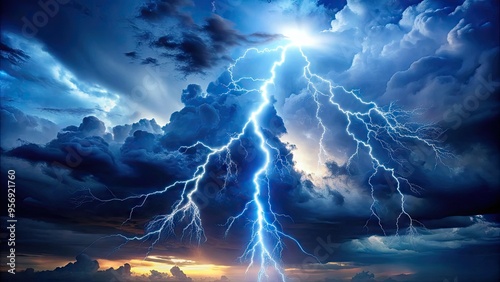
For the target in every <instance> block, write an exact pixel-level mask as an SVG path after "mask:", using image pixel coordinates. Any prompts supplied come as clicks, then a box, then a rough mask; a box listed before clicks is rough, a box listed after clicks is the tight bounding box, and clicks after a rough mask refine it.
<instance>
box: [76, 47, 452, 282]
mask: <svg viewBox="0 0 500 282" xmlns="http://www.w3.org/2000/svg"><path fill="white" fill-rule="evenodd" d="M291 49H294V50H297V51H298V52H300V56H301V57H302V59H303V60H304V64H305V66H304V68H303V73H302V77H303V79H305V81H306V83H307V90H308V92H309V93H310V94H311V96H312V99H313V100H314V102H315V103H316V113H315V114H316V119H317V122H318V126H319V128H320V129H321V136H320V139H319V151H318V164H319V165H323V164H324V162H325V161H326V160H328V159H329V158H330V156H329V154H328V149H327V148H326V146H325V136H326V134H327V132H328V130H329V129H328V127H327V126H326V123H325V119H324V117H323V116H322V115H321V112H322V109H323V108H324V107H333V108H334V109H336V110H337V111H338V112H340V113H342V114H343V116H344V117H345V118H346V120H347V126H346V128H345V132H346V134H348V135H349V136H350V137H351V138H352V140H353V142H355V144H356V150H355V152H354V153H353V154H352V155H351V156H350V158H349V159H348V166H349V165H350V163H351V162H352V160H353V158H354V157H355V156H357V155H359V154H360V152H361V151H364V152H366V153H367V154H368V156H369V158H370V159H371V162H372V169H373V172H372V174H371V175H370V177H369V179H368V185H369V186H370V189H371V196H372V199H373V202H372V205H371V207H370V210H371V213H372V216H373V217H375V218H377V220H378V223H379V226H380V228H381V229H382V230H383V232H384V234H385V230H384V227H383V225H382V219H381V217H380V216H379V214H378V212H377V210H376V206H377V199H376V197H375V196H374V192H375V187H374V184H373V178H374V177H375V176H376V175H377V174H378V173H380V172H385V173H387V174H389V177H390V179H391V180H393V181H394V182H395V183H396V184H395V187H396V188H395V189H396V191H397V193H398V194H399V197H400V203H401V210H400V213H399V215H398V217H397V220H396V228H397V231H396V234H398V232H399V228H400V220H401V219H402V218H404V217H406V218H407V219H408V220H409V226H408V230H409V232H415V230H416V229H415V227H414V223H415V222H418V221H416V220H415V219H413V218H412V217H411V215H410V214H409V213H408V212H407V211H406V208H405V200H406V199H405V196H404V194H403V191H402V186H403V185H408V186H409V187H410V189H412V190H417V189H419V188H420V187H418V186H416V185H414V184H411V183H410V182H409V181H408V180H407V179H406V178H403V177H401V176H398V175H397V173H396V168H395V167H396V165H397V164H398V163H399V161H398V160H397V159H396V158H395V157H394V154H395V153H396V150H399V149H404V150H408V151H411V148H410V147H409V146H408V144H409V141H412V142H420V143H422V144H424V145H425V146H427V147H429V148H431V150H432V151H433V153H434V154H435V156H436V162H441V161H442V158H443V157H446V156H448V155H449V152H448V151H446V150H445V149H443V148H441V147H440V146H439V144H437V143H436V142H435V141H433V140H432V139H431V138H428V137H425V136H426V134H425V133H426V132H427V131H433V130H434V131H435V130H437V129H435V128H434V127H432V125H424V126H415V125H414V124H413V123H410V122H408V121H406V120H407V118H408V117H409V116H410V115H411V114H413V113H414V112H412V111H403V110H399V109H396V108H395V107H394V106H393V105H390V106H389V108H388V109H384V108H382V107H379V106H378V105H377V104H376V103H374V102H365V101H364V100H362V99H361V98H360V97H359V96H358V95H356V93H355V92H353V91H348V90H346V89H344V88H343V87H342V86H337V85H334V84H333V83H332V82H331V81H329V80H327V79H325V78H323V77H321V76H319V75H317V74H315V73H313V72H312V71H311V68H310V67H311V62H310V61H309V59H308V57H307V56H306V54H305V52H304V51H303V50H302V47H301V46H300V45H297V44H295V43H290V44H287V45H281V46H278V47H276V48H274V49H262V50H261V49H257V48H249V49H247V50H246V51H245V52H244V54H243V55H242V56H240V57H239V58H237V59H236V60H234V62H233V63H232V64H231V65H230V66H229V67H228V68H227V73H228V74H229V77H230V82H229V83H228V84H227V85H224V86H225V87H226V88H227V89H228V90H227V92H225V93H223V94H222V95H225V94H229V93H231V92H243V93H254V92H255V93H258V94H260V102H259V104H258V107H257V108H256V109H255V110H254V111H253V112H251V113H250V115H249V116H248V119H247V120H246V122H245V123H244V124H243V126H242V128H241V131H239V132H237V133H234V134H233V135H232V136H231V137H230V138H229V140H228V141H227V143H226V144H224V145H222V146H219V147H212V146H209V145H207V144H205V143H204V142H201V141H198V142H196V143H195V144H192V145H189V146H181V147H180V148H179V149H178V150H179V152H180V153H185V152H186V151H187V150H190V149H197V148H202V149H203V150H206V151H207V152H208V153H207V154H206V156H205V157H204V160H203V161H202V162H201V164H199V165H198V166H197V167H196V169H195V171H194V173H193V174H192V175H191V178H189V179H186V180H181V181H176V182H174V183H172V184H170V185H168V186H166V187H165V188H164V189H162V190H158V191H154V192H151V193H147V194H140V195H133V196H129V197H125V198H118V197H116V196H114V195H113V194H112V195H113V197H112V198H109V199H102V198H99V197H97V196H96V195H95V194H93V193H92V191H90V190H89V193H90V196H89V198H90V200H92V201H99V202H102V203H108V202H116V201H120V202H128V201H137V204H135V205H134V206H133V207H132V208H131V209H130V213H129V216H128V218H127V219H126V220H125V221H124V222H123V223H124V224H125V223H126V222H128V221H130V220H131V219H132V217H133V215H134V213H135V212H136V211H137V210H138V209H140V208H142V207H144V205H145V204H146V203H147V201H148V200H149V199H151V198H152V197H154V196H157V195H161V194H164V193H167V192H168V191H171V190H172V189H177V188H180V189H181V195H180V197H179V199H178V200H177V201H176V202H175V203H174V204H173V206H172V207H171V209H170V212H168V213H165V214H160V215H157V216H155V217H154V218H153V219H152V220H151V221H150V222H149V223H148V224H147V225H146V228H145V232H144V234H143V235H141V236H125V235H121V234H118V235H111V236H116V237H120V238H122V239H124V243H123V244H122V245H120V246H119V247H118V248H120V247H121V246H123V245H124V244H127V243H128V242H130V241H145V240H152V243H151V245H150V246H149V249H148V252H147V255H149V253H150V252H151V251H152V250H153V248H154V247H155V245H156V244H158V242H160V239H161V238H162V237H163V236H171V235H175V230H176V227H177V226H178V225H179V224H180V222H184V225H185V226H184V227H183V228H182V237H181V238H184V236H186V234H188V235H187V236H189V238H190V239H191V240H193V239H194V240H195V241H197V242H198V243H202V242H204V241H206V240H207V238H206V236H205V232H204V229H203V225H202V219H201V211H200V208H199V207H198V205H197V204H196V203H195V200H194V196H195V194H196V193H197V192H200V189H199V185H200V182H202V181H203V179H204V178H205V177H206V176H207V170H208V168H207V167H208V165H209V164H210V163H211V162H212V161H213V160H214V159H216V158H218V159H219V160H220V161H222V163H223V164H224V165H225V167H226V177H225V179H226V181H224V184H223V187H222V189H225V188H226V186H227V185H228V179H229V178H231V177H234V175H236V174H237V173H238V167H237V164H236V162H234V161H233V160H232V157H231V153H230V149H231V148H232V146H234V145H236V143H237V142H240V143H241V139H242V137H243V136H244V135H245V134H252V135H253V136H255V137H256V138H257V140H258V149H259V150H260V152H261V154H262V155H263V156H264V160H263V163H262V164H261V165H260V166H259V167H257V168H256V171H255V172H254V174H253V177H252V184H253V185H252V187H253V188H252V189H253V194H252V197H251V198H250V199H249V200H248V201H247V202H246V204H245V205H244V208H243V209H242V210H241V212H240V213H238V214H236V215H234V216H231V217H230V218H228V219H227V221H226V222H225V226H226V232H225V235H226V236H228V235H229V233H230V230H231V228H232V227H233V225H234V223H235V222H236V221H237V220H240V219H242V218H243V217H244V216H247V215H249V216H250V218H251V230H250V240H249V242H248V244H247V246H246V248H245V250H244V252H243V254H242V255H241V256H240V259H241V260H246V261H248V262H249V264H248V267H247V272H248V271H249V270H250V269H251V268H252V267H254V266H255V267H258V269H259V271H258V274H257V275H258V281H263V280H269V279H270V278H269V277H270V276H269V273H270V271H272V272H274V273H277V276H278V277H279V279H280V280H281V281H283V282H284V281H286V276H285V271H284V269H283V267H282V266H281V255H282V251H283V248H284V241H285V240H289V241H291V242H293V243H294V244H296V246H298V248H299V249H300V250H301V251H302V252H303V253H304V254H306V255H308V256H312V257H314V256H313V255H312V254H310V253H308V252H307V251H306V250H305V249H304V248H303V247H302V245H301V244H300V243H299V241H298V240H297V239H295V238H294V237H292V236H291V235H288V234H287V233H285V232H284V231H283V228H282V226H281V224H280V221H279V218H280V217H287V216H286V215H282V214H278V213H275V212H274V211H273V208H272V201H271V196H270V191H271V189H272V187H270V181H269V173H270V171H271V166H272V165H273V164H274V166H275V167H276V166H277V163H278V162H281V164H280V166H281V167H285V168H286V167H289V164H285V163H283V162H284V161H283V159H285V160H286V158H282V157H281V155H280V150H279V149H278V148H277V147H276V146H273V145H272V144H271V143H272V142H271V141H270V140H267V139H266V137H265V134H264V133H263V131H262V126H261V125H260V118H261V116H262V113H263V111H264V109H266V107H270V106H272V104H271V102H270V95H269V93H268V91H269V90H268V88H269V87H270V86H271V85H273V84H274V83H275V79H276V71H277V69H278V68H279V67H281V66H282V65H283V64H284V63H285V62H286V60H287V54H288V53H289V50H291ZM250 53H256V54H257V55H259V54H265V53H277V54H279V56H277V57H278V59H277V60H276V61H274V62H273V64H272V66H271V68H270V70H269V74H270V76H269V77H268V78H254V77H251V76H248V77H239V78H236V77H235V74H234V68H235V67H236V66H237V65H238V64H239V63H240V62H241V61H242V60H244V59H246V58H247V56H248V54H250ZM246 82H252V83H257V84H260V87H258V88H249V89H247V88H245V87H243V86H241V85H242V84H245V83H246ZM325 86H326V87H325ZM323 88H325V89H326V90H325V89H323ZM336 92H339V93H342V95H347V96H349V97H350V98H353V99H354V100H355V101H356V102H357V103H358V104H359V106H360V107H359V108H360V109H358V110H352V109H348V108H347V107H345V106H343V105H342V104H343V103H341V102H340V101H339V100H338V99H337V95H336ZM355 123H356V124H361V125H362V126H363V127H364V129H365V130H364V133H359V132H358V131H356V130H354V124H355ZM379 147H380V148H382V149H383V150H384V151H385V152H386V153H387V154H388V155H389V158H390V160H391V161H383V158H382V157H380V156H379V155H378V154H377V153H376V150H375V148H379ZM273 157H274V159H275V162H274V163H273ZM285 162H286V161H285ZM89 198H86V199H85V200H83V201H81V203H83V202H85V201H87V200H89ZM368 220H370V219H368ZM367 224H368V221H367ZM147 255H146V256H147Z"/></svg>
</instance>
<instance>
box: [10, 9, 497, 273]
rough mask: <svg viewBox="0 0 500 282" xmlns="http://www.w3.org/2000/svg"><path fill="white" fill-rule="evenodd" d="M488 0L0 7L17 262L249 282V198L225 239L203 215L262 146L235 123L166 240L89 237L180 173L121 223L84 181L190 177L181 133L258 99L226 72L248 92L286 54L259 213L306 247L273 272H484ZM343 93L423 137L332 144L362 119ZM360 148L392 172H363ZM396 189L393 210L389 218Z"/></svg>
mask: <svg viewBox="0 0 500 282" xmlns="http://www.w3.org/2000/svg"><path fill="white" fill-rule="evenodd" d="M40 3H41V4H40ZM44 3H45V4H44ZM46 3H49V4H46ZM47 5H48V6H47ZM498 11H499V7H498V3H496V2H495V1H479V0H477V1H473V0H472V1H468V0H467V1H445V2H443V1H381V2H377V3H373V1H361V0H349V1H313V0H303V1H290V0H288V1H284V0H283V1H274V0H273V1H242V0H226V1H197V0H196V1H195V0H193V1H191V0H172V1H163V0H153V1H122V2H120V3H115V2H111V1H78V0H71V1H62V0H61V1H56V0H53V1H40V2H37V1H17V2H16V3H14V2H12V3H2V12H1V13H2V15H1V24H2V34H1V48H0V52H1V57H0V60H1V64H0V85H1V96H0V101H1V156H2V160H1V173H2V179H3V178H4V177H6V174H7V170H9V169H15V170H16V174H17V177H18V178H17V181H18V184H17V185H18V187H19V189H18V192H17V205H18V208H17V210H18V215H17V217H18V219H19V226H18V229H17V232H18V233H17V234H18V238H19V240H18V242H19V244H18V245H19V246H18V248H17V255H18V274H20V275H18V277H21V278H19V279H24V280H22V281H32V280H33V281H35V280H36V281H55V280H54V279H62V278H61V277H72V279H84V280H87V281H88V280H89V279H91V280H92V279H93V280H92V281H110V279H112V277H120V279H123V280H124V281H141V279H142V280H145V281H150V280H153V279H166V281H192V280H194V281H198V280H200V279H208V280H203V281H255V279H256V278H255V275H256V271H258V270H255V269H253V268H252V269H251V270H250V271H249V272H248V273H247V274H245V268H246V265H247V264H248V261H242V262H241V261H239V260H238V257H239V256H241V254H242V252H243V251H244V249H245V246H246V245H247V244H248V241H249V240H251V237H250V235H249V234H250V233H248V232H249V230H250V228H249V226H248V224H246V223H247V222H248V220H251V215H248V214H246V215H245V218H244V219H242V220H241V221H238V222H236V223H235V226H234V227H233V228H232V230H231V232H230V233H229V235H228V236H226V237H225V236H224V230H225V228H224V226H223V225H224V223H225V222H226V220H227V219H228V218H230V217H231V216H234V215H235V214H238V213H239V212H240V211H241V210H242V209H243V208H244V207H245V203H246V202H247V201H249V199H251V196H252V193H253V192H252V191H253V190H252V189H254V186H253V183H252V177H253V175H254V173H255V172H256V171H257V167H258V166H259V165H261V164H262V163H263V161H264V159H265V155H263V153H262V151H261V150H259V145H258V144H259V143H258V140H259V136H257V135H256V134H255V132H253V131H252V130H248V131H244V134H243V135H242V139H241V140H239V142H238V144H236V143H235V144H234V145H231V147H230V148H229V149H228V151H227V152H226V153H224V154H223V155H221V157H220V158H218V160H217V158H214V159H211V160H210V161H209V162H208V163H207V175H208V176H207V177H205V178H203V179H202V184H201V185H203V188H202V189H205V190H202V191H201V190H200V191H201V192H200V195H199V197H200V198H199V199H198V200H200V202H198V203H197V204H198V206H199V208H200V211H201V218H202V219H203V226H204V229H205V235H206V237H207V240H206V242H204V243H203V244H201V245H198V244H196V243H192V242H189V240H182V239H181V238H180V236H177V237H176V236H171V237H168V236H165V237H164V238H163V239H162V242H161V244H157V245H156V246H155V248H154V249H153V251H152V252H151V253H149V256H148V255H147V254H148V246H149V244H148V243H143V244H138V243H137V244H136V243H134V242H132V243H129V244H127V245H125V246H123V247H121V248H120V249H118V250H117V249H116V248H117V247H118V246H120V244H121V243H123V242H121V241H120V240H118V239H119V238H115V237H112V238H111V239H106V240H98V241H97V243H96V244H92V242H94V241H95V240H97V239H99V238H103V237H105V236H108V235H112V234H126V235H127V236H137V235H139V234H144V232H147V230H146V231H145V226H146V224H147V222H148V220H150V219H151V218H153V217H154V216H156V215H159V214H160V215H161V214H163V213H165V212H168V211H169V209H171V207H172V205H174V204H175V201H176V200H177V199H178V197H179V196H180V193H181V191H180V190H172V191H171V192H169V193H165V194H162V196H159V197H152V199H150V200H149V199H148V201H147V204H145V205H144V206H141V208H139V209H137V211H135V212H134V216H133V217H132V218H131V220H130V221H128V222H127V223H126V224H122V223H123V222H124V221H125V220H126V219H127V218H128V217H129V213H130V211H131V209H132V208H133V207H134V205H137V203H135V202H121V201H109V202H102V201H99V199H109V198H115V197H116V198H126V197H130V196H133V195H138V194H144V193H154V191H161V190H162V189H164V187H166V186H168V185H170V184H172V183H174V182H175V181H182V180H185V179H188V178H189V177H191V176H192V175H193V173H195V171H196V168H197V166H199V165H200V164H203V162H204V160H205V158H206V157H207V154H208V153H209V148H208V147H204V148H201V147H193V148H191V149H190V150H188V149H183V148H185V147H183V146H190V145H192V144H195V143H196V142H197V141H202V142H204V143H205V144H207V145H208V146H211V147H220V146H223V145H224V144H226V143H227V142H228V140H230V138H231V137H234V136H236V134H237V133H238V132H240V131H241V130H242V128H243V126H244V124H245V122H246V121H247V120H248V119H249V116H250V115H251V113H252V112H254V111H255V110H256V109H257V108H258V106H259V104H260V103H261V101H262V96H261V95H260V94H259V91H246V92H245V91H241V89H240V90H239V89H238V88H234V87H233V86H234V85H233V84H231V78H233V79H238V78H242V77H250V76H251V77H252V78H253V79H254V80H253V81H251V80H248V79H247V80H245V79H243V80H242V81H240V82H238V87H246V88H252V87H254V88H256V89H258V88H259V87H260V85H261V83H262V82H263V81H265V79H268V78H269V77H270V75H272V73H271V72H270V70H271V68H272V67H273V64H275V62H277V61H279V60H280V58H281V56H282V55H286V60H284V62H283V64H280V65H279V66H277V67H276V68H275V72H274V73H275V77H274V83H272V85H271V84H270V85H268V86H267V87H266V92H265V93H267V94H268V95H269V98H270V104H269V105H267V106H266V108H265V109H264V111H263V112H262V114H261V115H259V119H258V121H259V125H260V127H259V130H261V131H262V132H263V138H265V140H266V142H265V144H266V146H267V148H268V149H270V150H271V152H272V157H273V162H272V166H271V167H270V168H269V169H268V171H267V178H266V179H265V181H266V183H268V184H269V186H268V187H270V188H269V197H270V199H271V200H270V202H272V204H273V211H275V212H277V213H280V214H286V215H288V216H289V217H290V218H291V219H292V220H291V219H290V218H289V217H283V218H280V220H279V221H280V223H281V228H282V229H283V231H285V232H286V233H287V234H290V235H292V236H294V238H296V239H297V240H298V241H299V242H300V243H301V245H302V246H303V247H304V249H305V250H307V251H308V252H311V253H315V255H316V256H317V257H319V258H320V259H319V260H320V263H317V262H312V261H310V257H308V256H307V255H305V254H304V253H302V252H301V251H300V249H299V248H297V247H296V246H295V244H293V242H290V241H285V243H286V245H287V248H285V250H284V252H283V256H282V258H283V259H282V261H281V263H280V264H281V265H282V269H283V270H284V272H285V274H286V275H287V277H288V281H372V282H373V281H439V282H441V281H446V279H448V281H454V280H453V279H455V278H457V279H458V281H497V280H498V278H499V277H500V273H499V270H498V265H499V260H500V249H499V247H498V246H499V244H498V242H499V238H500V237H499V236H500V228H499V225H498V224H499V217H498V214H499V210H498V207H499V206H500V205H499V204H500V203H499V199H500V197H499V193H500V191H499V187H500V177H499V167H500V166H499V151H498V137H496V132H498V130H499V128H498V122H497V121H498V112H499V111H498V107H499V105H500V104H499V89H500V77H499V74H500V73H499V69H498V66H499V61H498V60H499V53H500V48H499V39H498V38H499V37H500V36H499V35H500V34H499V23H498V18H499V17H498V16H499V15H498ZM290 42H292V47H290V48H289V49H287V51H286V52H285V53H282V50H283V49H279V47H280V46H281V47H282V46H286V45H287V44H290ZM293 44H295V45H293ZM248 48H254V49H251V51H248V52H247V53H245V51H246V50H247V49H248ZM266 48H267V49H266ZM274 48H278V49H274ZM256 50H261V51H256ZM262 50H267V51H264V52H263V51H262ZM238 58H240V59H238ZM308 66H309V67H308ZM307 67H308V68H307ZM305 69H308V70H310V71H311V72H312V73H314V74H317V75H318V76H320V77H321V78H322V79H324V81H320V80H319V79H317V78H315V79H316V80H315V83H316V84H314V87H318V89H320V91H328V87H329V84H328V83H326V82H325V81H329V82H330V86H331V87H332V88H331V89H333V90H332V91H333V92H332V93H334V94H335V95H334V96H335V102H336V103H338V105H339V106H338V107H337V106H335V105H334V104H331V103H329V102H328V101H329V100H328V99H327V98H325V97H326V96H321V95H320V96H315V94H314V89H316V88H312V86H311V84H310V83H308V82H310V81H307V80H306V79H305V77H304V73H305ZM231 75H232V76H231ZM231 87H233V88H231ZM325 89H326V90H325ZM357 98H359V99H362V100H363V101H369V102H374V103H376V104H377V105H378V107H380V109H383V111H385V112H386V113H394V114H395V115H396V116H398V121H399V119H400V118H401V122H402V125H404V126H405V128H407V129H415V131H412V132H410V131H408V132H410V133H411V134H417V135H418V136H419V137H422V138H424V137H425V138H426V139H425V140H427V141H428V143H423V142H420V141H421V140H420V141H419V140H416V142H415V140H414V139H412V138H408V136H401V135H398V138H396V139H394V138H393V139H388V138H390V137H391V135H386V134H389V133H388V132H384V131H377V134H374V135H373V137H372V139H370V138H368V140H367V141H366V142H368V143H370V142H375V143H373V144H375V145H373V151H368V150H367V149H366V148H365V147H363V146H361V145H360V142H358V143H356V142H353V136H362V134H363V132H364V130H366V128H367V127H365V126H364V125H363V124H361V123H360V122H361V121H363V120H362V119H359V120H358V122H357V123H356V122H354V123H352V124H351V120H350V119H347V118H346V116H345V115H344V114H343V113H342V111H341V110H339V107H341V108H343V109H348V110H350V111H353V112H354V111H364V110H366V108H367V107H369V106H367V104H363V103H360V102H359V101H360V100H358V99H357ZM332 99H333V98H332ZM330 101H331V100H330ZM318 105H320V106H321V107H319V106H318ZM318 107H319V108H318ZM353 116H354V115H353ZM366 118H367V119H368V118H369V121H370V122H372V123H373V124H378V122H381V121H380V120H377V118H380V117H377V116H366ZM367 119H365V122H366V121H367ZM374 128H377V127H374ZM379 129H380V128H379ZM346 130H347V131H346ZM349 132H353V134H349ZM429 142H430V143H429ZM370 144H372V143H370ZM429 144H432V146H429ZM433 146H436V147H437V148H440V150H441V148H442V150H443V151H442V152H445V153H444V154H438V155H436V154H435V152H436V151H435V150H433V149H435V148H436V147H433ZM360 148H361V149H360ZM355 152H358V153H357V154H354V153H355ZM228 156H229V157H230V159H231V161H232V162H230V163H227V160H228V159H227V157H228ZM353 156H354V157H353ZM373 156H375V157H376V158H377V159H379V160H381V161H382V162H383V163H384V164H386V165H387V166H390V167H392V168H394V171H395V173H396V175H397V177H396V176H394V177H395V178H393V177H392V176H391V175H390V171H388V170H385V171H384V170H383V169H382V168H378V169H376V170H375V172H374V170H373V166H374V164H373V159H372V158H373ZM370 157H372V158H370ZM224 158H226V159H224ZM231 164H234V167H233V166H232V165H231ZM228 172H229V173H228ZM396 180H400V181H401V182H402V183H403V184H402V187H401V189H400V190H399V189H395V186H394V185H395V183H396V182H395V181H396ZM262 181H264V180H262ZM214 183H215V186H213V185H214ZM221 183H227V187H226V188H224V189H221ZM211 185H212V186H213V187H212V186H211ZM214 187H215V188H214ZM214 189H215V190H214ZM4 192H5V191H4ZM92 196H94V197H95V198H92ZM402 197H403V198H404V203H403V204H402V203H401V198H402ZM402 207H403V208H404V211H405V212H408V214H409V215H411V217H412V218H413V219H415V221H414V222H412V221H409V220H408V218H409V217H406V216H405V215H403V217H402V218H401V219H400V221H398V219H399V217H398V216H400V215H401V208H402ZM4 212H5V211H3V212H2V216H6V214H4ZM247 217H248V218H247ZM379 218H380V219H379ZM4 222H5V220H3V221H2V224H4ZM411 224H414V226H415V229H409V228H408V227H411ZM180 226H182V223H181V225H180ZM381 226H382V227H383V228H381ZM3 230H5V229H3ZM176 231H178V230H176ZM409 231H412V232H409ZM413 231H416V233H413ZM2 232H3V231H2ZM149 243H150V242H149ZM2 252H4V249H2ZM146 256H147V258H146V259H144V258H145V257H146ZM68 263H69V264H68ZM3 265H4V268H5V264H3ZM56 267H60V268H59V269H57V270H54V269H56ZM27 268H33V269H34V270H35V271H34V272H33V271H31V270H27V271H24V270H25V269H27ZM111 268H112V269H111ZM2 270H4V269H2ZM5 270H6V269H5ZM150 270H153V272H151V271H150ZM41 271H45V272H41ZM2 275H7V276H6V277H7V278H8V279H12V278H11V277H10V276H8V274H5V273H3V274H2ZM140 275H142V276H140ZM223 276H224V277H223ZM2 277H3V276H2ZM30 279H31V280H30ZM134 279H135V280H134ZM189 279H192V280H189ZM244 279H246V280H244ZM273 279H274V280H273ZM275 279H277V278H275V277H274V276H272V275H271V277H270V278H269V280H268V281H278V280H275ZM8 281H10V280H8ZM75 281H79V280H75ZM153 281H154V280H153ZM200 281H201V280H200Z"/></svg>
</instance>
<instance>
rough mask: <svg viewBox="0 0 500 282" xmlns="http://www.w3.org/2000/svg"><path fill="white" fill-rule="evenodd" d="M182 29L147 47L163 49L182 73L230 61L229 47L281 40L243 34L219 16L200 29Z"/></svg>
mask: <svg viewBox="0 0 500 282" xmlns="http://www.w3.org/2000/svg"><path fill="white" fill-rule="evenodd" d="M183 30H184V31H183V32H182V33H181V34H180V35H174V34H168V35H162V36H160V37H158V38H157V39H156V40H154V41H153V42H151V44H150V45H151V46H153V47H156V48H159V49H162V50H165V51H166V54H165V55H167V57H173V58H175V59H176V61H177V62H178V68H179V69H180V70H181V71H182V72H184V73H185V74H190V73H204V72H205V71H207V70H209V69H211V68H212V67H214V66H216V65H217V64H219V63H221V62H229V61H231V59H230V58H229V57H228V50H229V49H230V48H231V47H234V46H239V45H250V44H261V43H265V42H268V41H271V40H275V39H278V38H280V37H281V36H280V35H276V34H265V33H254V34H250V35H244V34H242V33H240V32H239V31H237V30H235V29H234V28H233V27H232V23H231V22H229V21H228V20H226V19H224V18H222V17H220V16H218V15H212V16H211V17H210V18H207V19H206V23H205V24H204V25H203V26H201V27H199V26H193V27H192V28H188V29H187V31H186V30H185V28H184V29H183Z"/></svg>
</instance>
